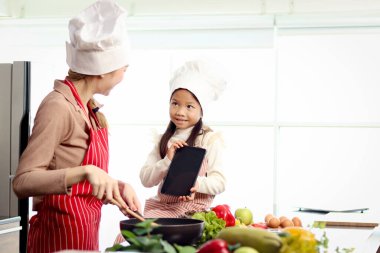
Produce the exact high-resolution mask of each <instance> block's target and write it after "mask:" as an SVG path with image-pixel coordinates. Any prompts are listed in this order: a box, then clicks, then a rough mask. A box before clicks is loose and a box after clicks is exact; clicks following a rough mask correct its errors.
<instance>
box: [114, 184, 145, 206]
mask: <svg viewBox="0 0 380 253" xmlns="http://www.w3.org/2000/svg"><path fill="white" fill-rule="evenodd" d="M118 186H119V191H120V193H121V197H122V198H123V201H125V202H126V203H127V205H128V207H129V209H131V210H132V211H134V212H136V211H138V212H140V213H141V204H140V201H139V199H138V198H137V195H136V192H135V190H134V189H133V188H132V186H131V185H130V184H127V183H124V182H122V181H118Z"/></svg>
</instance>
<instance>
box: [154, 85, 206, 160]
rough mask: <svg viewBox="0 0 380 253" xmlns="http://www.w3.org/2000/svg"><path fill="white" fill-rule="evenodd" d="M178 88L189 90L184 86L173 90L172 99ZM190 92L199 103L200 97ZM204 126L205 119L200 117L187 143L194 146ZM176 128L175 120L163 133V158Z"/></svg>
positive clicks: (161, 153) (161, 141)
mask: <svg viewBox="0 0 380 253" xmlns="http://www.w3.org/2000/svg"><path fill="white" fill-rule="evenodd" d="M177 90H187V89H182V88H179V89H176V90H175V91H173V93H172V95H171V96H170V100H171V99H172V97H173V94H174V93H175V92H176V91H177ZM187 91H189V90H187ZM189 92H190V93H191V95H192V96H193V97H194V99H195V100H197V102H198V103H199V100H198V98H197V97H196V96H195V95H194V94H193V93H192V92H191V91H189ZM199 104H200V103H199ZM201 110H202V108H201ZM202 114H203V112H202ZM202 127H203V121H202V117H201V118H200V119H199V121H198V122H197V124H195V125H194V127H193V129H192V130H191V133H190V136H189V138H187V140H186V143H187V144H188V145H189V146H194V144H195V139H196V138H197V136H198V135H199V134H200V133H201V130H202ZM175 130H176V126H175V124H174V123H173V121H170V122H169V125H168V127H167V128H166V131H165V133H164V134H163V135H162V137H161V140H160V145H159V148H160V156H161V158H164V157H165V155H166V151H167V149H168V142H169V140H170V138H171V137H172V136H173V135H174V133H175Z"/></svg>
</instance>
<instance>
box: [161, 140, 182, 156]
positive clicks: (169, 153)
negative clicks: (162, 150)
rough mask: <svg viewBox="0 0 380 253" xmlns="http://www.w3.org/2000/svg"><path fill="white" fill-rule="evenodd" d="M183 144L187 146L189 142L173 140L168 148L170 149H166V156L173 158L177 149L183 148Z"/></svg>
mask: <svg viewBox="0 0 380 253" xmlns="http://www.w3.org/2000/svg"><path fill="white" fill-rule="evenodd" d="M183 146H187V143H186V142H185V141H182V140H177V141H175V142H173V143H172V145H171V146H170V147H169V148H168V151H166V156H167V157H168V158H169V159H170V160H173V157H174V154H175V152H176V150H177V149H179V148H182V147H183Z"/></svg>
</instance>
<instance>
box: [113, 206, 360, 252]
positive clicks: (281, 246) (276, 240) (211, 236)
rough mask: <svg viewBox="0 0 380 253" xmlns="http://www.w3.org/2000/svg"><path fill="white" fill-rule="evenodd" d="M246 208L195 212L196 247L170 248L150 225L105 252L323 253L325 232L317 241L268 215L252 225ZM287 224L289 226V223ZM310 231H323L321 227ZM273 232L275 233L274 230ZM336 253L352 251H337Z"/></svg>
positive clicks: (126, 235)
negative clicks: (199, 227)
mask: <svg viewBox="0 0 380 253" xmlns="http://www.w3.org/2000/svg"><path fill="white" fill-rule="evenodd" d="M252 217H253V216H252V212H251V211H250V210H249V209H248V208H246V207H245V208H239V209H237V210H236V211H235V214H233V213H232V212H231V210H230V207H229V206H228V205H218V206H215V207H213V208H212V209H211V210H209V211H204V212H196V213H194V214H193V215H192V218H193V219H199V220H202V221H204V229H203V233H202V237H201V239H200V240H199V242H198V243H197V245H189V246H180V245H176V244H174V245H172V244H170V243H169V242H167V241H165V240H163V238H162V235H157V234H155V235H152V234H151V232H152V230H153V229H152V226H151V225H152V222H153V221H154V220H151V219H147V220H146V221H144V222H140V223H138V224H137V225H136V226H137V228H136V229H134V231H133V232H132V231H122V234H123V236H124V238H126V240H127V242H128V243H129V245H128V246H123V245H120V244H118V245H114V246H113V247H110V248H108V249H106V251H138V252H152V253H232V252H233V253H326V252H327V249H328V238H327V237H326V233H325V232H324V233H323V235H322V237H321V238H320V239H319V240H318V239H317V238H316V237H315V235H314V233H312V232H311V231H310V229H307V228H303V227H302V222H301V220H300V219H299V218H298V217H294V218H293V219H292V220H290V219H288V218H287V217H285V216H281V217H280V218H277V217H274V216H273V215H271V214H268V215H267V216H266V217H265V222H258V223H254V221H253V218H252ZM288 223H289V224H288ZM313 228H320V229H323V228H324V226H323V224H314V225H313ZM273 229H275V230H273ZM335 252H337V253H342V252H345V253H349V252H354V249H345V248H344V249H339V248H337V249H336V251H335Z"/></svg>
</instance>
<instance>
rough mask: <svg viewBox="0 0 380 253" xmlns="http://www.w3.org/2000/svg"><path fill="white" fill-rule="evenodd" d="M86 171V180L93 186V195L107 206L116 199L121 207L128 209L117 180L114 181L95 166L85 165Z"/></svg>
mask: <svg viewBox="0 0 380 253" xmlns="http://www.w3.org/2000/svg"><path fill="white" fill-rule="evenodd" d="M84 169H85V172H86V179H87V181H88V182H89V183H90V184H91V186H92V195H94V196H95V197H96V198H98V199H100V200H103V203H105V204H107V203H109V202H111V201H112V200H113V199H114V200H116V201H117V202H118V203H119V204H120V206H122V207H127V204H126V203H125V201H124V200H123V198H122V197H121V194H120V191H119V185H118V181H117V180H115V179H113V178H112V177H110V176H109V175H108V174H107V172H105V171H104V170H102V169H100V168H98V167H96V166H94V165H85V166H84Z"/></svg>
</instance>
